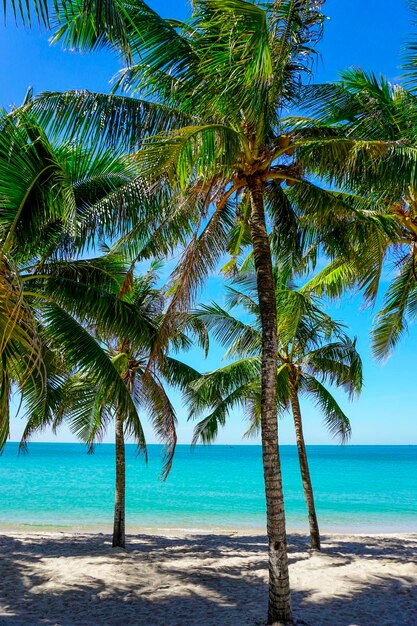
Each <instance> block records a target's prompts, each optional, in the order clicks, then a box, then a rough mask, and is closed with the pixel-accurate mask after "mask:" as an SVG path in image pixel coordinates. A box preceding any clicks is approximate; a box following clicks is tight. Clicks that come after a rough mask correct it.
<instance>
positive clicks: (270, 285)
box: [249, 179, 291, 624]
mask: <svg viewBox="0 0 417 626" xmlns="http://www.w3.org/2000/svg"><path fill="white" fill-rule="evenodd" d="M249 190H250V195H251V219H250V228H251V236H252V244H253V252H254V259H255V269H256V277H257V288H258V297H259V308H260V314H261V322H262V392H261V402H262V404H261V406H262V408H261V435H262V459H263V468H264V479H265V495H266V515H267V532H268V544H269V602H268V623H269V624H277V623H281V624H288V623H290V622H291V600H290V582H289V572H288V556H287V541H286V532H285V512H284V497H283V490H282V476H281V464H280V458H279V450H278V419H277V410H276V407H277V404H276V394H277V389H276V370H277V353H278V340H277V314H276V303H275V285H274V278H273V272H272V257H271V249H270V244H269V237H268V233H267V231H266V223H265V213H264V201H263V191H264V186H263V182H262V180H260V179H253V180H252V181H250V183H249Z"/></svg>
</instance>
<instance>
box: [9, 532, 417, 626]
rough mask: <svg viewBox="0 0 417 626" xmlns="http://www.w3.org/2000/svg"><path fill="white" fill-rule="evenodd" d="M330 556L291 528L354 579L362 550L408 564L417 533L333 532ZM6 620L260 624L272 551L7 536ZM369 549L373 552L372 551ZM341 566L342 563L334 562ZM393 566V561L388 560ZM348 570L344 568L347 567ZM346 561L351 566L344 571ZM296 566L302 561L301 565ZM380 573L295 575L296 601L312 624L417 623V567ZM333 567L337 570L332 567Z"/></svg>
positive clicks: (155, 625) (221, 538) (296, 544)
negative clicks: (360, 535)
mask: <svg viewBox="0 0 417 626" xmlns="http://www.w3.org/2000/svg"><path fill="white" fill-rule="evenodd" d="M323 539H324V541H323V545H324V552H323V554H322V555H319V556H314V557H312V559H308V553H307V552H306V548H307V546H308V543H307V539H306V538H304V537H301V536H300V535H290V536H289V548H290V560H291V563H292V565H293V567H294V568H298V571H301V569H302V568H304V567H308V568H310V570H311V571H312V572H316V578H317V579H318V580H319V579H320V575H321V573H320V572H321V570H324V569H326V571H327V572H330V574H329V575H330V576H331V577H333V576H334V575H336V576H338V575H339V573H340V575H341V576H342V578H343V577H345V578H346V581H347V571H348V570H347V569H346V568H348V567H349V566H350V565H351V564H352V563H353V562H354V561H355V559H358V558H359V555H363V553H364V552H365V554H366V556H363V558H366V559H370V560H372V561H373V562H379V564H380V565H381V563H380V560H381V559H385V560H386V561H387V563H388V566H389V564H390V563H393V562H398V563H404V564H407V563H408V564H409V563H410V562H412V561H410V559H411V555H412V554H414V558H415V556H416V554H417V537H414V541H411V540H410V541H407V542H406V545H403V544H401V545H402V550H400V549H399V547H398V546H399V545H400V543H399V541H398V539H396V538H388V539H386V538H378V540H376V539H373V538H370V539H369V544H368V542H367V544H366V548H365V550H364V549H363V544H362V543H361V541H360V540H357V541H356V540H355V539H350V540H348V541H343V540H342V537H339V538H338V537H337V535H334V536H331V537H330V536H329V537H327V536H324V537H323ZM0 550H1V554H2V555H3V558H2V559H0V599H1V604H0V625H4V626H23V625H24V624H25V625H27V624H30V625H31V626H38V625H39V626H40V625H41V624H42V625H45V624H46V625H51V626H52V625H56V626H70V625H71V626H72V625H80V626H81V624H82V625H84V626H86V625H94V624H97V625H99V624H100V625H101V624H109V625H110V626H118V625H120V626H122V625H127V626H129V625H130V624H136V625H137V624H139V625H140V626H160V625H161V626H162V625H165V624H167V623H170V624H176V625H178V626H192V625H193V626H194V625H197V624H204V626H215V625H216V626H217V625H218V624H227V625H236V626H241V625H242V626H245V625H246V626H249V625H251V626H254V625H256V624H258V625H261V624H263V623H264V616H265V611H266V600H267V584H266V583H267V573H266V572H267V571H266V567H267V554H266V549H265V537H263V536H261V535H248V536H231V535H192V536H188V537H186V538H182V537H165V536H148V535H137V536H134V537H132V539H131V540H130V541H129V545H128V549H127V550H126V551H125V550H112V548H111V541H110V537H109V536H105V535H91V536H85V535H80V536H68V535H56V534H55V535H50V536H46V537H42V536H40V535H37V536H32V537H31V540H30V542H26V541H23V539H22V538H19V537H18V536H17V535H16V536H14V537H0ZM367 550H369V552H367ZM332 568H337V569H336V570H335V569H332ZM386 569H387V570H389V567H386ZM342 570H343V571H342ZM345 570H346V572H345ZM294 571H295V572H296V571H297V570H294ZM380 571H381V572H382V573H381V574H380V575H378V576H376V577H375V576H374V577H373V578H372V580H361V576H360V571H359V573H358V580H351V581H350V582H352V583H354V584H350V585H349V584H347V585H346V589H343V587H342V588H338V589H337V588H335V589H331V590H330V591H329V592H328V593H327V595H326V594H325V593H324V592H323V593H317V588H315V589H314V588H305V587H304V588H301V587H302V586H300V584H299V583H298V582H297V577H296V575H295V576H293V578H294V580H293V589H294V590H293V606H294V613H295V616H296V618H298V620H299V623H300V624H302V623H305V624H308V625H309V626H321V625H323V626H351V625H355V626H377V625H378V626H416V624H417V596H416V581H417V568H416V576H415V577H413V576H411V575H410V576H407V575H405V574H404V575H401V576H400V577H399V576H397V577H396V578H394V577H393V576H392V575H390V573H389V571H387V572H386V571H385V569H384V568H383V567H382V568H381V570H380ZM332 572H333V573H332Z"/></svg>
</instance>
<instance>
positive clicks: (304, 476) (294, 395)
mask: <svg viewBox="0 0 417 626" xmlns="http://www.w3.org/2000/svg"><path fill="white" fill-rule="evenodd" d="M290 401H291V408H292V414H293V418H294V426H295V436H296V440H297V448H298V458H299V462H300V469H301V480H302V483H303V489H304V498H305V501H306V505H307V511H308V522H309V525H310V546H311V549H312V550H320V531H319V525H318V523H317V515H316V508H315V506H314V496H313V486H312V484H311V478H310V470H309V468H308V461H307V452H306V446H305V442H304V434H303V424H302V420H301V409H300V402H299V399H298V392H297V389H296V388H295V387H294V386H293V385H291V386H290Z"/></svg>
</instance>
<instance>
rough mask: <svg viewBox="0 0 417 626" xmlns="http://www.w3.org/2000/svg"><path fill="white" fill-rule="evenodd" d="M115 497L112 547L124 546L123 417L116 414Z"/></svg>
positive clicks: (124, 479)
mask: <svg viewBox="0 0 417 626" xmlns="http://www.w3.org/2000/svg"><path fill="white" fill-rule="evenodd" d="M115 431H116V498H115V503H114V523H113V548H124V547H125V482H126V476H125V439H124V432H123V419H122V417H121V416H120V415H119V414H117V415H116V424H115Z"/></svg>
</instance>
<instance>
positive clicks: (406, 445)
mask: <svg viewBox="0 0 417 626" xmlns="http://www.w3.org/2000/svg"><path fill="white" fill-rule="evenodd" d="M10 444H17V445H18V444H20V441H17V440H10V441H8V442H7V444H6V446H7V445H10ZM43 444H53V445H62V444H67V445H78V446H84V447H87V444H85V443H83V442H82V441H29V442H27V444H26V445H27V447H30V446H33V445H43ZM114 445H115V444H114V442H112V441H103V442H99V443H95V444H94V447H97V446H114ZM125 445H126V446H133V447H137V445H136V444H135V443H131V442H126V444H125ZM146 445H147V446H158V447H160V448H163V447H164V444H163V443H147V444H146ZM179 446H187V447H189V448H192V449H193V448H214V447H225V448H237V447H241V448H261V447H262V445H261V444H260V443H211V444H204V443H197V444H191V443H177V445H176V447H179ZM306 446H307V447H310V448H311V447H315V448H341V449H343V448H359V447H367V446H368V447H379V448H382V447H390V448H392V447H398V448H401V447H403V448H413V447H414V448H416V447H417V442H416V443H344V444H340V443H307V444H306ZM279 447H280V448H285V447H287V448H296V447H297V444H295V443H280V444H279Z"/></svg>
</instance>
